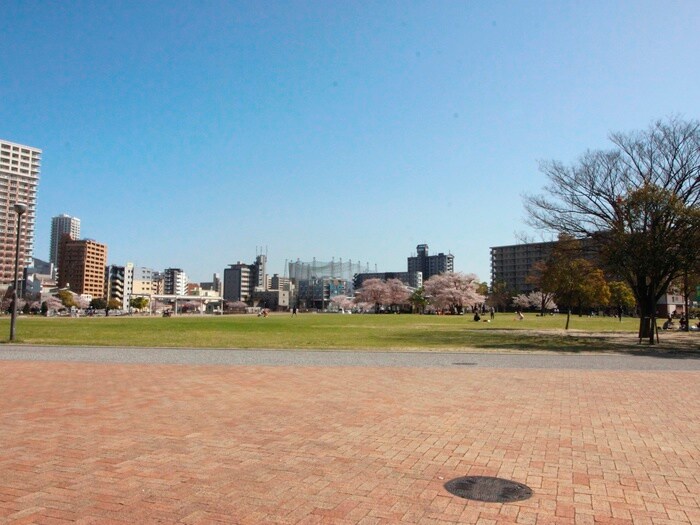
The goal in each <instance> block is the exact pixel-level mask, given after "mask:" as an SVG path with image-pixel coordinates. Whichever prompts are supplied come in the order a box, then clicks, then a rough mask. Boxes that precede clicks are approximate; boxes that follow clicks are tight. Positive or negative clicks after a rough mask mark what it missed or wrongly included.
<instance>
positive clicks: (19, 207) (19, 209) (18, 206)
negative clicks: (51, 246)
mask: <svg viewBox="0 0 700 525" xmlns="http://www.w3.org/2000/svg"><path fill="white" fill-rule="evenodd" d="M14 208H15V213H17V244H16V245H15V285H14V288H13V290H12V317H11V318H10V341H14V340H15V322H16V321H17V301H18V300H19V296H18V295H17V288H18V287H19V277H18V275H17V274H18V272H19V239H20V234H21V228H22V214H23V213H24V212H25V211H27V205H26V204H24V203H23V202H16V203H15V206H14Z"/></svg>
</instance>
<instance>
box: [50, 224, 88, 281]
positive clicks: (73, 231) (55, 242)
mask: <svg viewBox="0 0 700 525" xmlns="http://www.w3.org/2000/svg"><path fill="white" fill-rule="evenodd" d="M64 234H67V235H69V236H70V238H71V239H80V219H78V218H77V217H71V216H70V215H66V214H61V215H58V216H56V217H53V218H52V219H51V246H50V249H49V262H51V263H53V265H54V269H56V270H57V269H58V250H59V246H60V243H61V238H62V237H63V235H64Z"/></svg>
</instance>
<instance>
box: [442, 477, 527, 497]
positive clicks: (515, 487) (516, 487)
mask: <svg viewBox="0 0 700 525" xmlns="http://www.w3.org/2000/svg"><path fill="white" fill-rule="evenodd" d="M445 489H447V491H448V492H449V493H451V494H454V495H455V496H459V497H460V498H465V499H474V500H477V501H490V502H494V503H509V502H511V501H521V500H524V499H527V498H529V497H530V496H532V489H531V488H530V487H528V486H527V485H523V484H522V483H518V482H516V481H511V480H509V479H502V478H491V477H488V476H464V477H462V478H456V479H453V480H451V481H448V482H447V483H445Z"/></svg>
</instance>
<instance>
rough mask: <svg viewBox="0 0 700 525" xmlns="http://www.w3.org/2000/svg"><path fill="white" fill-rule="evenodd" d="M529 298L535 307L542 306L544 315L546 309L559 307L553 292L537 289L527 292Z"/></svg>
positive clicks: (541, 309)
mask: <svg viewBox="0 0 700 525" xmlns="http://www.w3.org/2000/svg"><path fill="white" fill-rule="evenodd" d="M527 298H528V299H529V301H530V304H531V305H532V306H533V307H534V308H540V311H541V313H542V315H544V312H545V310H554V309H555V308H556V307H557V303H555V302H554V296H553V295H552V294H546V293H543V292H541V291H536V292H530V293H529V294H527Z"/></svg>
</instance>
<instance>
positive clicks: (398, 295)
mask: <svg viewBox="0 0 700 525" xmlns="http://www.w3.org/2000/svg"><path fill="white" fill-rule="evenodd" d="M386 289H387V296H388V303H389V304H390V305H391V306H393V307H397V308H398V307H399V306H400V305H402V304H407V303H408V300H409V298H410V297H411V292H410V291H409V290H408V287H407V286H406V285H405V284H404V283H402V282H401V281H400V280H399V279H388V280H387V281H386Z"/></svg>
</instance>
